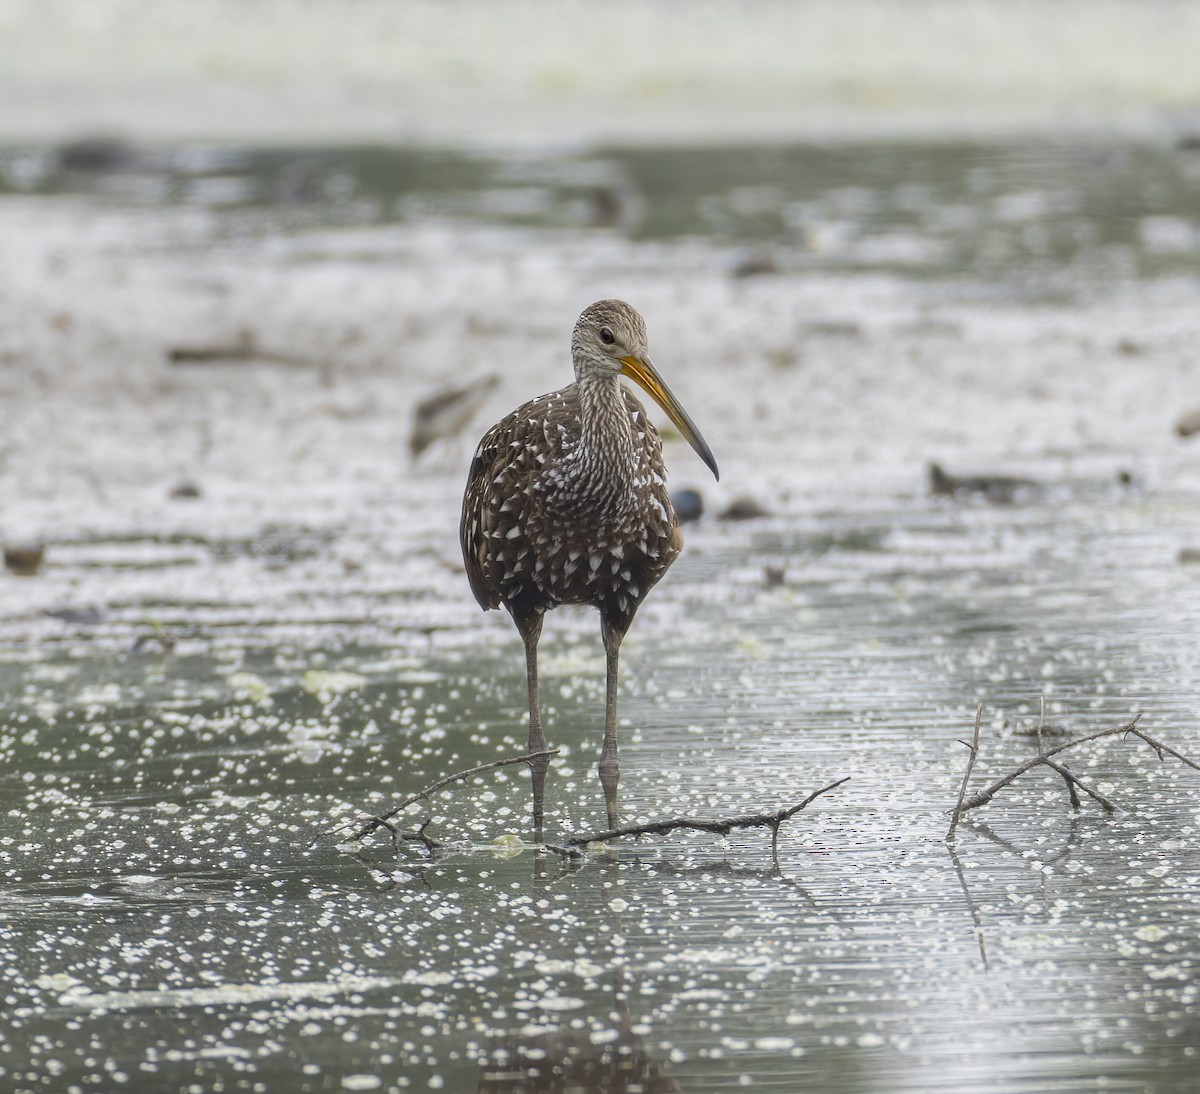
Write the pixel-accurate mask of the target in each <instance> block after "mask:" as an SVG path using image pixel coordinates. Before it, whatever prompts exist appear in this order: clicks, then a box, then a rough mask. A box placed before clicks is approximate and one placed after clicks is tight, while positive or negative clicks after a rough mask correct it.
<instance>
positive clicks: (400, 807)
mask: <svg viewBox="0 0 1200 1094" xmlns="http://www.w3.org/2000/svg"><path fill="white" fill-rule="evenodd" d="M556 755H558V749H557V748H550V749H546V750H545V751H544V752H527V753H525V754H524V755H521V756H510V757H509V758H508V759H506V760H493V761H492V762H491V763H488V764H480V765H479V766H478V767H471V768H468V769H467V770H466V771H456V772H455V773H454V774H453V775H447V776H446V777H445V778H442V779H438V781H437V782H435V783H430V784H429V786H427V787H425V789H424V790H418V791H417V792H416V793H415V794H409V795H408V797H407V798H404V799H402V800H401V801H400V802H398V803H397V804H396V805H394V806H392V808H391V809H389V810H388V811H387V812H386V813H380V814H379V815H378V816H371V817H368V818H367V819H366V820H364V821H362V822H361V823H360V824H359V826H358V828H357V829H355V830H354V832H353V834H352V835H350V836H349V837H348V838H349V839H351V840H360V839H362V838H363V837H365V836H369V835H370V834H371V833H372V832H374V831H375V829H376V828H386V829H387V830H388V831H389V832H390V833H391V834H392V841H393V842H396V841H397V840H398V839H404V840H411V841H419V842H421V843H423V844H425V847H426V848H427V849H428V850H434V849H435V848H437V847H440V846H441V844H440V843H438V842H437V841H436V840H434V839H433V838H432V837H430V836H428V835H426V833H425V829H426V828H427V827H428V825H429V821H426V822H425V823H424V824H423V825H421V827H420V828H418V829H415V830H407V831H405V830H401V829H400V828H398V827H397V826H396V825H394V824H392V823H391V820H392V818H393V817H394V816H396V815H397V814H398V813H402V812H403V811H404V810H405V809H407V808H408V807H409V806H410V805H413V804H414V803H416V802H419V801H422V800H428V799H429V798H430V797H432V796H433V795H434V794H436V793H437V792H438V791H439V790H441V789H443V788H444V787H447V786H449V785H450V784H451V783H456V782H465V781H466V780H467V779H470V778H472V777H474V776H475V775H482V774H483V773H484V772H487V771H495V770H496V769H497V768H500V767H511V766H512V765H513V764H524V763H529V761H530V760H540V759H542V758H543V757H548V756H556ZM351 828H353V823H352V822H349V821H348V822H346V823H345V824H341V825H339V826H338V827H337V828H332V829H330V830H329V831H328V832H324V833H322V835H325V836H335V835H337V834H338V833H340V832H345V831H347V830H349V829H351Z"/></svg>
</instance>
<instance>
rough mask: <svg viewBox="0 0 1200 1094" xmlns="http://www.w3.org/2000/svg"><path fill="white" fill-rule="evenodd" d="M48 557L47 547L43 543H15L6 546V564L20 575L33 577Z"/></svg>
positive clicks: (8, 568)
mask: <svg viewBox="0 0 1200 1094" xmlns="http://www.w3.org/2000/svg"><path fill="white" fill-rule="evenodd" d="M45 557H46V548H45V546H44V545H43V544H41V543H14V544H6V545H5V547H4V565H5V568H6V569H7V570H8V571H9V572H10V573H14V574H16V575H17V576H18V577H33V576H34V575H35V574H36V573H37V572H38V570H39V569H41V565H42V562H43V561H44V559H45Z"/></svg>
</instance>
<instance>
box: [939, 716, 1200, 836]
mask: <svg viewBox="0 0 1200 1094" xmlns="http://www.w3.org/2000/svg"><path fill="white" fill-rule="evenodd" d="M1138 718H1141V715H1140V714H1139V715H1137V717H1135V718H1134V719H1133V720H1132V721H1129V722H1126V723H1124V724H1123V725H1119V726H1113V727H1112V728H1110V729H1101V730H1097V731H1096V732H1095V733H1089V734H1087V735H1086V736H1084V737H1076V738H1075V739H1074V740H1071V741H1067V742H1065V743H1064V744H1061V745H1057V746H1056V747H1054V748H1051V749H1047V750H1046V751H1045V752H1042V753H1040V754H1039V755H1037V756H1034V757H1033V759H1031V760H1027V761H1026V762H1025V763H1023V764H1021V766H1020V767H1018V768H1016V769H1015V770H1013V771H1010V772H1009V773H1008V774H1007V775H1005V776H1003V778H999V779H997V780H996V781H995V782H994V783H992V784H991V785H990V786H986V787H984V788H983V789H982V790H980V791H978V792H977V793H975V794H972V795H971V797H969V798H968V799H967V800H966V801H965V802H964V801H961V800H960V802H959V804H958V805H956V806H955V807H954V813H955V815H956V816H957V815H960V814H962V813H965V812H967V810H968V809H978V808H979V807H980V806H981V805H987V803H988V802H990V801H991V800H992V798H994V797H995V796H996V795H997V794H998V793H999V792H1000V791H1001V790H1003V789H1004V788H1005V787H1006V786H1008V784H1009V783H1011V782H1013V781H1015V780H1016V779H1019V778H1020V777H1021V776H1022V775H1024V774H1025V772H1026V771H1029V770H1031V769H1032V768H1035V767H1038V766H1040V765H1044V766H1046V767H1053V768H1054V770H1056V771H1058V773H1059V774H1060V775H1062V774H1063V773H1064V772H1066V774H1065V775H1063V777H1064V778H1066V777H1067V776H1070V778H1071V779H1075V776H1074V775H1071V773H1070V772H1069V771H1067V769H1066V768H1064V767H1063V766H1062V765H1061V764H1057V765H1056V764H1050V763H1047V761H1048V760H1049V759H1050V757H1052V756H1057V755H1058V754H1059V753H1060V752H1065V751H1066V750H1067V749H1068V748H1074V747H1075V746H1076V745H1082V744H1087V742H1088V741H1096V740H1099V739H1100V738H1101V737H1115V736H1116V735H1117V734H1118V733H1131V732H1132V733H1137V735H1138V736H1139V737H1140V736H1142V734H1141V732H1140V731H1138V730H1137V729H1135V728H1134V727H1135V726H1136V725H1137V722H1138ZM1193 766H1195V765H1193ZM1075 781H1076V783H1077V784H1078V785H1079V786H1080V787H1081V788H1082V789H1084V790H1086V791H1087V793H1089V794H1091V795H1092V796H1093V797H1095V793H1094V792H1093V791H1091V790H1090V789H1088V788H1087V787H1084V786H1083V784H1082V783H1079V782H1078V780H1075ZM1096 800H1097V801H1099V800H1100V799H1099V798H1097V799H1096ZM1105 800H1107V799H1105ZM1109 806H1111V807H1112V808H1114V809H1115V808H1116V806H1114V805H1112V803H1111V802H1110V803H1109Z"/></svg>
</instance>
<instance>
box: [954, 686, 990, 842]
mask: <svg viewBox="0 0 1200 1094" xmlns="http://www.w3.org/2000/svg"><path fill="white" fill-rule="evenodd" d="M982 718H983V704H982V703H980V704H979V706H977V707H976V708H975V732H974V733H972V734H971V743H970V744H969V745H968V744H967V742H966V741H959V742H958V743H959V744H961V745H967V748H969V749H970V750H971V755H970V756H969V757H968V758H967V769H966V771H964V772H963V781H962V786H960V787H959V788H958V802H957V803H956V804H955V806H954V812H953V814H952V815H951V817H950V830H949V831H948V832H947V833H946V839H947V840H952V839H953V838H954V829H955V828H957V827H958V818H959V815H960V814H961V813H962V807H963V798H965V797H966V796H967V783H968V782H969V781H970V779H971V771H972V769H973V768H974V767H975V757H976V756H978V755H979V722H980V720H981V719H982Z"/></svg>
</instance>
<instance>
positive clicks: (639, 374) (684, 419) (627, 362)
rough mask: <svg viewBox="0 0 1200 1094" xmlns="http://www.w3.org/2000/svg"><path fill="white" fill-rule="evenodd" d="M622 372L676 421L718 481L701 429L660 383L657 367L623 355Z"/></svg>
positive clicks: (669, 390) (640, 359)
mask: <svg viewBox="0 0 1200 1094" xmlns="http://www.w3.org/2000/svg"><path fill="white" fill-rule="evenodd" d="M621 375H623V376H628V377H629V378H630V379H631V380H633V381H634V383H636V384H637V385H638V387H640V388H642V390H643V391H645V392H646V394H648V395H649V396H650V397H651V398H652V399H653V400H654V401H655V402H656V403H658V405H659V406H661V407H662V408H663V410H665V411H666V413H667V417H668V418H670V419H671V421H673V422H674V423H675V427H676V428H677V429H678V430H679V432H680V433H682V434H683V435H684V437H685V438H686V439H687V443H688V444H690V445H691V446H692V448H694V449H695V450H696V455H697V456H699V457H700V458H701V459H702V460H703V461H704V462H705V463H706V464H707V465H708V469H709V470H710V471H711V472H712V473H713V478H714V479H717V480H718V481H719V480H720V478H721V472H720V471H718V470H717V461H716V458H715V457H714V456H713V454H712V449H711V448H709V447H708V442H707V441H705V439H704V438H703V437H702V436H701V435H700V430H698V429H697V428H696V425H695V423H694V422H693V421H692V419H691V418H689V417H688V412H687V411H686V410H684V409H683V407H682V406H680V405H679V400H678V399H676V398H675V396H674V395H672V394H671V389H670V388H669V387H667V385H666V384H665V383H663V378H662V377H661V376H659V374H658V369H656V368H655V367H654V365H653V364H651V362H650V358H649V357H622V358H621Z"/></svg>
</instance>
